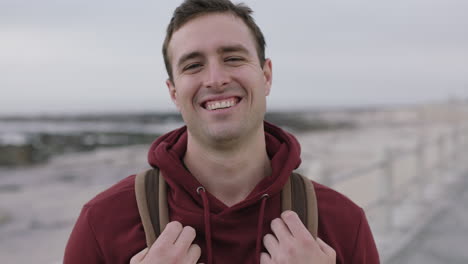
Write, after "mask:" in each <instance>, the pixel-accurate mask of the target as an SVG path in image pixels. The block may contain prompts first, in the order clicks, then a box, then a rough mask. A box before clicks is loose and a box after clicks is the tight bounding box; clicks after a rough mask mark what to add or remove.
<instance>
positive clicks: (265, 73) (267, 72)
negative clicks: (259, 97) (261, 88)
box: [263, 59, 273, 96]
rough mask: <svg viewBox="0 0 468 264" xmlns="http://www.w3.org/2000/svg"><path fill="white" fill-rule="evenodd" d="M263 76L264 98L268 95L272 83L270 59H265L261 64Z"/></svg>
mask: <svg viewBox="0 0 468 264" xmlns="http://www.w3.org/2000/svg"><path fill="white" fill-rule="evenodd" d="M263 76H264V77H265V96H268V95H269V94H270V90H271V83H272V81H273V68H272V64H271V60H270V59H266V60H265V63H264V64H263Z"/></svg>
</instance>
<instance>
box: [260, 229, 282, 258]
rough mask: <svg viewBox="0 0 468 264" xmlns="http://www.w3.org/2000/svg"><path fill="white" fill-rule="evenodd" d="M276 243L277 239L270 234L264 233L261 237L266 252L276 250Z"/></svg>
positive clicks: (271, 252)
mask: <svg viewBox="0 0 468 264" xmlns="http://www.w3.org/2000/svg"><path fill="white" fill-rule="evenodd" d="M278 243H279V242H278V240H277V239H276V237H275V236H273V235H272V234H266V235H265V236H264V237H263V245H264V246H265V248H266V249H267V251H268V253H270V255H271V254H273V253H275V252H278V246H279V244H278Z"/></svg>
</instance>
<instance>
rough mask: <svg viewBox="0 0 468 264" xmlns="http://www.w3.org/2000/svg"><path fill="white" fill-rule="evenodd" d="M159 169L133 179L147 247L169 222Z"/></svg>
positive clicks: (163, 182)
mask: <svg viewBox="0 0 468 264" xmlns="http://www.w3.org/2000/svg"><path fill="white" fill-rule="evenodd" d="M159 174H160V173H159V169H157V168H155V169H150V170H147V171H145V172H141V173H138V174H137V175H136V177H135V197H136V201H137V205H138V212H139V213H140V218H141V222H142V224H143V229H144V231H145V236H146V244H147V246H148V247H151V245H152V244H153V243H154V241H156V238H157V237H158V236H159V234H161V231H162V230H163V229H164V227H166V225H167V223H168V222H169V214H168V209H167V186H166V182H165V181H164V178H163V177H160V175H159Z"/></svg>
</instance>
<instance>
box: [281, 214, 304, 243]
mask: <svg viewBox="0 0 468 264" xmlns="http://www.w3.org/2000/svg"><path fill="white" fill-rule="evenodd" d="M281 219H283V221H284V223H285V224H286V226H287V227H288V229H289V230H290V231H291V234H292V236H293V237H304V236H312V235H311V234H310V232H309V230H308V229H307V228H306V227H305V226H304V224H303V223H302V221H301V219H300V218H299V216H298V215H297V213H296V212H293V211H284V212H283V213H282V214H281Z"/></svg>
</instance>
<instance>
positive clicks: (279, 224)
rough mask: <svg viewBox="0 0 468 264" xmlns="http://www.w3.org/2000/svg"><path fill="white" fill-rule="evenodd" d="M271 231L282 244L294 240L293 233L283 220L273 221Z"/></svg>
mask: <svg viewBox="0 0 468 264" xmlns="http://www.w3.org/2000/svg"><path fill="white" fill-rule="evenodd" d="M271 230H272V231H273V233H274V234H275V236H276V238H277V239H278V241H279V243H280V244H281V243H288V241H290V240H291V238H292V234H291V232H290V231H289V229H288V227H287V226H286V224H285V223H284V222H283V220H282V219H281V218H276V219H274V220H273V221H271Z"/></svg>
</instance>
